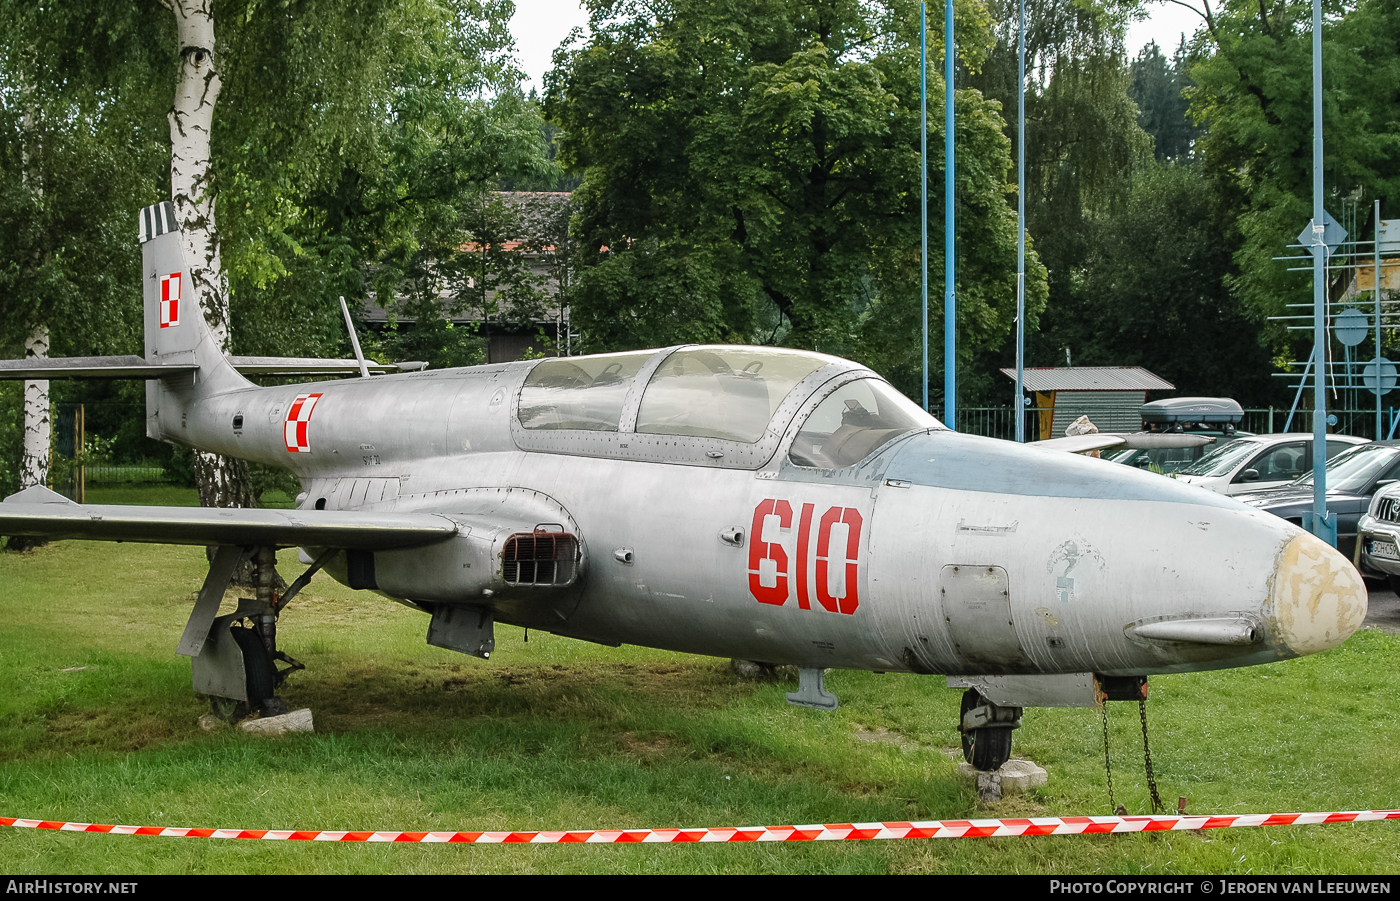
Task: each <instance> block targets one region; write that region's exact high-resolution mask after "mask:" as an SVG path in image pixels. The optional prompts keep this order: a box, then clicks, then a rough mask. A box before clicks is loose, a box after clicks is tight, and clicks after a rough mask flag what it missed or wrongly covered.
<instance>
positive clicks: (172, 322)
mask: <svg viewBox="0 0 1400 901" xmlns="http://www.w3.org/2000/svg"><path fill="white" fill-rule="evenodd" d="M179 324H180V273H178V272H172V273H170V274H169V275H162V276H161V277H160V327H161V328H170V327H172V326H176V325H179Z"/></svg>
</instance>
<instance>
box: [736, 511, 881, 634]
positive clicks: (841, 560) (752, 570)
mask: <svg viewBox="0 0 1400 901" xmlns="http://www.w3.org/2000/svg"><path fill="white" fill-rule="evenodd" d="M815 509H816V508H815V505H813V504H803V505H802V515H801V517H800V518H799V520H798V527H797V572H796V579H795V581H796V582H797V606H798V607H800V608H801V609H803V610H810V609H812V604H811V588H810V586H809V584H808V581H809V580H808V561H809V559H810V556H811V552H812V514H813V513H814V512H815ZM769 516H776V517H777V518H778V528H779V529H780V530H781V531H784V532H786V531H788V530H790V529H791V528H792V505H791V504H789V503H788V502H787V501H780V500H774V499H772V498H768V499H765V500H762V501H759V503H758V506H756V507H754V509H753V527H752V528H751V529H750V530H749V536H750V539H749V593H750V594H752V595H753V596H754V599H755V600H757V601H758V602H759V603H760V604H772V605H774V606H777V607H781V606H782V605H783V604H786V603H787V602H788V598H790V597H791V596H792V592H791V591H790V589H789V586H788V582H789V579H788V555H787V551H785V550H783V546H782V545H781V544H779V543H778V542H776V541H764V540H763V525H764V523H765V521H766V520H767V517H769ZM837 523H845V524H846V548H845V551H844V552H842V551H840V550H839V549H838V550H837V556H832V554H831V529H832V527H833V526H835V525H836V524H837ZM862 524H863V520H862V519H861V515H860V511H859V510H857V509H856V508H855V507H831V508H830V509H828V510H827V511H826V512H825V513H823V514H822V517H821V519H820V520H818V522H817V535H816V555H815V556H816V583H817V603H819V604H821V605H822V607H823V609H825V610H827V611H830V612H831V613H855V612H856V608H857V607H858V606H860V594H859V589H858V582H859V580H858V578H857V576H858V573H859V566H860V563H859V561H858V559H857V557H858V554H859V550H860V530H861V525H862ZM766 560H771V561H773V563H772V568H771V569H770V570H769V572H770V573H772V574H774V575H775V576H776V578H775V580H774V584H773V585H772V586H765V585H764V584H763V578H762V571H763V568H764V567H763V563H764V561H766ZM833 564H834V565H836V566H841V565H843V564H844V565H845V567H846V572H845V576H846V579H845V581H846V594H845V596H844V597H834V596H832V594H831V592H830V590H829V588H830V578H829V576H830V567H831V566H832V565H833Z"/></svg>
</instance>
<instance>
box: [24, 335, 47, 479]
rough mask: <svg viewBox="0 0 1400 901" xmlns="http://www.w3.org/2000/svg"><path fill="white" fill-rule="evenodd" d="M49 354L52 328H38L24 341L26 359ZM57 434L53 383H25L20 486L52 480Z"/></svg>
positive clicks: (40, 357)
mask: <svg viewBox="0 0 1400 901" xmlns="http://www.w3.org/2000/svg"><path fill="white" fill-rule="evenodd" d="M48 355H49V329H48V326H45V325H41V326H37V327H36V328H35V329H34V331H33V333H32V334H30V336H29V338H28V340H26V341H25V342H24V357H25V359H26V360H27V359H32V358H33V359H43V358H45V357H47V356H48ZM52 433H53V429H52V423H50V422H49V383H48V381H47V380H45V381H42V382H25V383H24V458H23V460H22V462H21V463H20V470H19V487H20V488H29V487H30V486H33V485H45V484H47V483H48V480H49V446H50V437H51V435H52Z"/></svg>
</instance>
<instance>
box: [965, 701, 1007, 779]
mask: <svg viewBox="0 0 1400 901" xmlns="http://www.w3.org/2000/svg"><path fill="white" fill-rule="evenodd" d="M984 705H987V706H992V708H993V709H994V710H995V709H996V707H995V705H992V703H991V702H990V701H988V700H987V699H986V698H984V697H982V695H981V694H979V693H978V692H977V689H975V688H969V689H968V690H967V691H965V692H963V696H962V710H961V712H960V713H959V719H958V731H960V732H961V733H962V747H963V757H964V758H966V759H967V762H968V763H970V764H972V766H973V769H978V770H984V771H987V772H991V771H994V770H999V769H1001V765H1002V764H1003V763H1006V761H1008V760H1010V759H1011V729H1012V727H1011V724H1009V723H1008V724H1007V725H1005V726H1001V725H997V726H983V727H981V728H978V729H966V728H964V727H963V725H962V723H963V721H964V720H965V719H966V717H967V715H968V713H970V712H971V711H973V710H976V709H977V708H978V707H982V706H984Z"/></svg>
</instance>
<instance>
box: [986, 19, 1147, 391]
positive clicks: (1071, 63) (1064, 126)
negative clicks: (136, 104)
mask: <svg viewBox="0 0 1400 901" xmlns="http://www.w3.org/2000/svg"><path fill="white" fill-rule="evenodd" d="M1139 6H1140V3H1139V2H1138V0H1094V2H1076V0H1030V2H1028V3H1027V4H1026V93H1025V104H1026V167H1025V168H1026V181H1025V192H1026V198H1025V199H1026V231H1027V233H1028V234H1029V235H1030V236H1032V237H1033V238H1034V241H1035V247H1036V250H1037V253H1038V255H1039V258H1040V260H1041V262H1043V263H1044V264H1045V266H1046V268H1047V270H1048V275H1047V278H1048V298H1047V300H1046V304H1045V313H1044V315H1043V316H1042V317H1040V318H1039V319H1038V320H1035V319H1030V318H1029V317H1028V322H1027V325H1028V327H1029V328H1028V337H1027V341H1026V351H1027V356H1028V357H1029V358H1030V360H1031V361H1033V362H1035V363H1036V364H1037V365H1056V364H1057V362H1059V361H1063V359H1064V356H1063V345H1062V344H1060V339H1058V338H1056V337H1055V334H1056V333H1057V332H1058V331H1059V329H1060V328H1061V326H1062V325H1068V326H1070V327H1071V328H1072V327H1074V326H1075V325H1076V324H1077V323H1078V321H1079V319H1080V317H1081V316H1082V311H1081V310H1080V308H1079V307H1080V301H1081V297H1080V295H1079V291H1080V289H1081V286H1082V284H1083V278H1084V271H1085V267H1086V266H1087V265H1088V262H1089V257H1090V254H1091V252H1092V250H1093V240H1094V235H1095V228H1096V223H1097V222H1098V221H1099V220H1100V219H1101V218H1102V217H1104V216H1106V215H1109V214H1110V213H1111V211H1112V210H1113V209H1115V207H1117V206H1119V205H1121V203H1122V202H1123V200H1124V198H1125V197H1126V195H1127V192H1128V190H1129V186H1130V184H1131V177H1132V173H1133V171H1134V170H1135V169H1136V168H1138V167H1140V166H1142V165H1143V163H1144V162H1145V161H1147V160H1148V159H1150V147H1151V139H1150V137H1149V136H1148V135H1147V134H1146V133H1144V132H1143V130H1142V129H1141V128H1140V127H1139V125H1138V108H1137V106H1136V105H1135V104H1134V103H1133V101H1132V99H1131V98H1130V97H1129V95H1128V87H1129V85H1130V83H1131V81H1130V76H1129V73H1128V70H1127V67H1126V65H1125V60H1124V52H1123V35H1124V32H1125V29H1126V26H1127V23H1128V20H1129V18H1130V17H1131V16H1133V15H1134V14H1135V13H1136V10H1137V8H1138V7H1139ZM989 8H990V9H991V12H992V19H993V21H994V22H996V23H997V24H996V25H995V26H994V29H995V38H996V42H995V45H994V47H993V48H992V51H991V52H990V54H989V55H988V59H987V64H986V65H985V66H984V67H983V69H982V71H981V72H980V73H979V74H977V75H975V76H974V77H973V83H974V84H976V85H978V86H979V87H980V88H981V89H982V90H983V91H984V92H985V93H986V94H987V96H989V97H993V98H995V99H996V100H998V101H999V102H1000V103H1001V107H1002V110H1003V114H1004V118H1005V120H1006V122H1007V123H1008V124H1007V131H1006V133H1007V135H1008V137H1011V138H1014V136H1015V132H1014V129H1015V121H1016V116H1015V111H1016V103H1017V95H1016V72H1017V62H1016V54H1017V3H1016V0H991V2H990V3H989ZM1037 332H1040V334H1038V333H1037ZM1013 353H1014V350H1013V349H1012V348H1010V347H1009V346H1007V347H999V348H996V349H995V350H994V352H993V354H992V355H991V356H989V357H988V358H987V360H986V365H984V366H981V367H978V369H980V370H982V371H984V372H990V371H991V370H993V369H994V368H995V366H994V365H992V364H993V363H994V362H995V365H1000V366H1005V365H1008V363H1010V362H1011V361H1010V356H1011V355H1012V354H1013ZM984 378H985V377H984ZM996 378H997V379H1000V378H1001V377H1000V376H996ZM999 387H1000V386H999Z"/></svg>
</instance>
